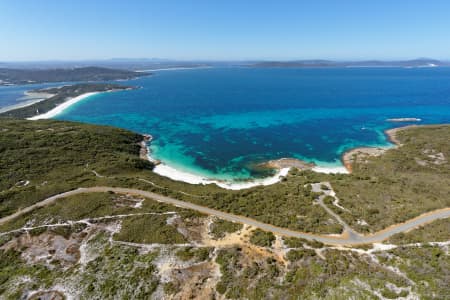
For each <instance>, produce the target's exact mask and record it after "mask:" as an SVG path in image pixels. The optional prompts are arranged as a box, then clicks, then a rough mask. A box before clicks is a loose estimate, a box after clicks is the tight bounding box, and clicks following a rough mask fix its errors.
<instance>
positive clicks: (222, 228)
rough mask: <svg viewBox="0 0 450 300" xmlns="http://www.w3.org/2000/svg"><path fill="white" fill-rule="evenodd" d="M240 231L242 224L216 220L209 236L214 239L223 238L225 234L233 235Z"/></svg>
mask: <svg viewBox="0 0 450 300" xmlns="http://www.w3.org/2000/svg"><path fill="white" fill-rule="evenodd" d="M241 229H242V224H240V223H234V222H230V221H226V220H222V219H218V218H216V219H215V220H214V222H213V223H212V224H211V227H210V234H211V235H212V236H213V237H214V238H215V239H221V238H224V237H225V235H226V234H227V233H233V232H236V231H239V230H241Z"/></svg>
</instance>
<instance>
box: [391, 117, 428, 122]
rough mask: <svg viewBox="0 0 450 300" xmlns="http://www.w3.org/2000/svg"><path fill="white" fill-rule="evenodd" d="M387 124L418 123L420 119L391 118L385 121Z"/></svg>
mask: <svg viewBox="0 0 450 300" xmlns="http://www.w3.org/2000/svg"><path fill="white" fill-rule="evenodd" d="M386 121H388V122H420V121H422V119H419V118H392V119H386Z"/></svg>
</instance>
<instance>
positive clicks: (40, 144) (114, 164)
mask: <svg viewBox="0 0 450 300" xmlns="http://www.w3.org/2000/svg"><path fill="white" fill-rule="evenodd" d="M0 130H1V132H2V134H1V135H0V155H1V157H2V164H1V165H0V216H6V215H9V214H11V213H13V212H15V211H17V210H18V209H19V208H24V207H27V206H29V205H31V204H33V203H36V202H38V201H41V200H43V199H45V198H46V197H49V196H51V195H54V194H57V193H60V192H63V191H67V190H71V189H74V188H78V187H83V186H85V187H86V186H94V185H103V186H105V185H106V186H121V187H133V188H139V189H144V190H148V191H152V192H156V193H159V194H163V195H167V196H171V197H174V198H178V199H181V200H184V201H190V202H194V203H197V204H201V205H204V206H208V207H211V208H215V209H218V210H222V211H226V212H230V213H234V214H238V215H242V216H245V217H250V218H254V219H256V220H258V221H261V222H265V223H269V224H273V225H276V226H279V227H285V228H290V229H293V230H299V231H305V232H312V233H341V232H342V226H341V225H340V224H338V223H337V222H336V221H335V220H334V219H333V218H332V217H330V215H329V214H328V213H327V212H326V211H325V210H324V209H323V208H322V207H320V206H318V205H314V199H315V198H316V197H317V194H316V193H313V192H312V191H311V187H310V185H308V184H309V183H317V182H324V181H329V182H330V183H331V185H332V187H333V189H335V191H336V192H337V195H338V197H339V198H340V204H341V205H342V206H344V207H345V208H346V209H348V210H349V211H346V210H342V209H338V208H336V207H334V206H333V205H330V206H329V207H330V209H333V210H334V211H335V212H336V213H337V214H339V215H340V216H341V217H342V218H343V219H344V220H345V221H346V222H347V223H349V224H350V226H352V227H353V228H355V229H357V230H358V231H361V232H367V231H376V230H379V229H382V228H385V227H387V226H389V225H392V224H394V223H398V222H402V221H405V220H407V219H410V218H412V217H415V216H417V215H418V214H421V213H423V212H424V211H429V210H432V209H436V208H443V207H448V206H450V203H449V201H450V200H449V199H450V197H449V194H450V190H449V189H450V184H449V178H450V176H449V175H450V173H449V172H450V171H449V170H450V168H449V167H448V165H449V163H448V158H449V157H450V153H449V150H450V149H449V147H448V142H447V141H448V140H449V139H450V126H432V127H418V128H412V129H409V130H406V131H402V132H400V133H399V139H401V140H402V142H403V143H404V144H405V145H404V146H402V147H400V148H398V149H392V150H389V151H388V152H387V153H386V154H385V155H383V156H381V157H376V158H370V159H369V163H367V164H356V165H355V166H354V168H353V169H354V173H353V174H351V175H345V174H336V175H328V174H319V173H315V172H312V171H296V170H293V171H291V172H290V174H289V176H288V177H287V178H286V180H284V181H283V182H280V183H278V184H275V185H270V186H261V187H255V188H252V189H247V190H240V191H229V190H223V189H221V188H219V187H217V186H216V185H212V184H211V185H207V186H199V185H190V184H186V183H181V182H176V181H172V180H170V179H167V178H164V177H161V176H159V175H157V174H155V173H153V172H151V171H150V170H151V168H152V164H150V163H148V162H145V161H142V160H140V159H139V145H138V142H140V141H141V139H142V136H141V135H139V134H134V133H131V132H128V131H125V130H121V129H116V128H111V127H105V126H94V125H83V124H77V123H70V122H60V121H50V120H48V121H35V122H31V121H25V120H9V119H3V120H0ZM431 153H435V154H436V153H442V155H443V157H444V160H436V158H433V157H435V156H433V155H435V154H431ZM430 155H432V156H431V157H430ZM436 157H440V156H436ZM416 158H417V159H419V160H420V161H427V163H426V164H425V165H423V163H421V164H418V163H417V160H416ZM436 163H438V164H436ZM93 170H95V171H96V172H98V174H101V176H102V177H97V176H96V175H95V174H94V173H93V172H92V171H93ZM140 179H145V180H147V182H144V181H141V180H140ZM149 182H152V183H154V184H151V183H149ZM191 195H192V196H191ZM144 205H145V203H144ZM358 220H364V221H366V222H367V223H368V224H369V225H368V226H366V225H361V224H360V223H358ZM226 226H228V225H226ZM213 227H214V226H213ZM221 227H223V226H222V225H220V226H219V227H218V229H216V230H217V231H223V230H225V229H223V228H222V229H221Z"/></svg>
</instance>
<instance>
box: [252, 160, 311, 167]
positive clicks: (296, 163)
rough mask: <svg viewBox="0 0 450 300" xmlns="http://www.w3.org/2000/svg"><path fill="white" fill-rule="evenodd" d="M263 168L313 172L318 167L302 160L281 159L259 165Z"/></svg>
mask: <svg viewBox="0 0 450 300" xmlns="http://www.w3.org/2000/svg"><path fill="white" fill-rule="evenodd" d="M258 166H259V167H262V168H270V169H277V170H280V169H284V168H296V169H298V170H311V169H312V168H314V167H315V166H316V165H315V164H313V163H307V162H305V161H302V160H300V159H296V158H280V159H274V160H269V161H267V162H264V163H261V164H259V165H258Z"/></svg>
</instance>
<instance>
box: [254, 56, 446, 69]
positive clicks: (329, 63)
mask: <svg viewBox="0 0 450 300" xmlns="http://www.w3.org/2000/svg"><path fill="white" fill-rule="evenodd" d="M249 66H250V67H260V68H267V67H279V68H302V67H303V68H320V67H324V68H325V67H328V68H330V67H353V68H358V67H359V68H362V67H404V68H420V67H443V66H450V62H443V61H439V60H436V59H430V58H418V59H413V60H393V61H382V60H364V61H333V60H322V59H314V60H295V61H263V62H256V63H254V64H250V65H249Z"/></svg>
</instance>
